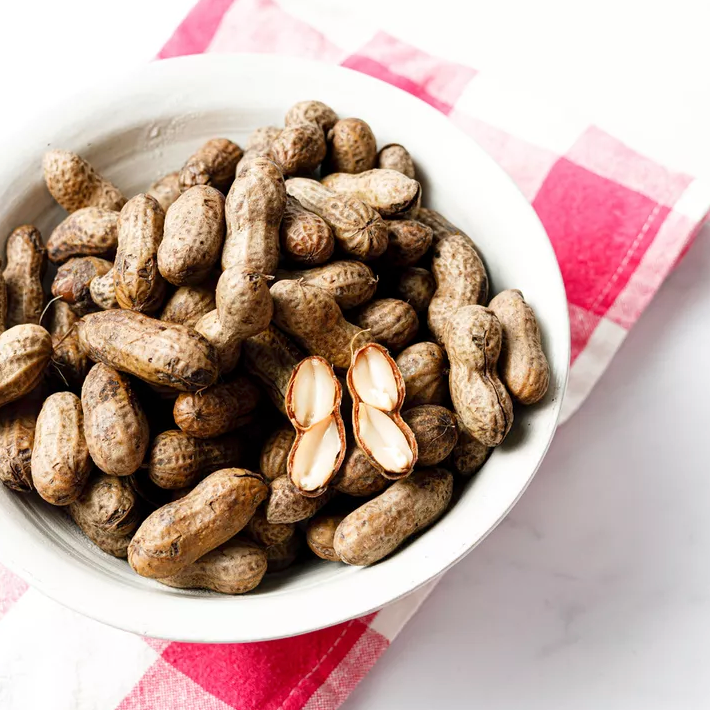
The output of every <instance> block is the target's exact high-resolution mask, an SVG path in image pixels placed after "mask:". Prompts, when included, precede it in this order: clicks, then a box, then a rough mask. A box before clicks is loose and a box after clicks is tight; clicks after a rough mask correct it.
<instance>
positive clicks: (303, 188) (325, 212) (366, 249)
mask: <svg viewBox="0 0 710 710" xmlns="http://www.w3.org/2000/svg"><path fill="white" fill-rule="evenodd" d="M286 192H287V193H288V194H289V195H291V196H292V197H295V198H296V199H297V200H298V201H299V202H300V203H301V205H302V206H303V207H304V208H305V209H307V210H308V211H310V212H315V213H316V214H317V215H319V216H320V217H322V218H323V219H324V220H325V222H326V223H327V224H328V225H329V226H330V228H331V229H332V230H333V236H334V237H335V240H336V242H337V243H338V246H339V247H340V249H341V250H342V251H343V252H344V253H345V254H348V255H350V256H351V257H353V258H355V259H360V260H362V261H371V260H373V259H377V258H378V257H379V256H382V254H384V253H385V250H386V249H387V225H386V224H385V222H384V220H383V219H382V218H381V217H380V215H379V214H378V213H377V212H376V211H375V210H374V209H373V208H372V207H370V206H369V205H368V204H366V203H365V202H363V201H362V200H358V199H354V198H351V197H347V196H344V195H339V194H337V193H336V192H334V191H333V190H330V189H328V188H327V187H325V186H324V185H322V184H321V183H319V182H318V181H317V180H309V179H307V178H293V179H291V180H288V181H287V183H286Z"/></svg>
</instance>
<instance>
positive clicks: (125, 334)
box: [77, 310, 217, 392]
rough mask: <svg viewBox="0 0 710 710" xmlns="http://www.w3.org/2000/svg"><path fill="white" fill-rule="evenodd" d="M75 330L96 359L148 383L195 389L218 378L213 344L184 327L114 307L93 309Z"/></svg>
mask: <svg viewBox="0 0 710 710" xmlns="http://www.w3.org/2000/svg"><path fill="white" fill-rule="evenodd" d="M77 328H78V329H79V340H80V342H81V345H82V347H83V348H84V350H85V351H86V353H87V354H88V355H89V357H90V358H91V359H92V360H93V361H94V362H103V363H104V364H106V365H110V366H111V367H115V368H116V369H117V370H120V371H121V372H127V373H129V374H131V375H135V376H136V377H140V378H141V379H143V380H145V381H146V382H151V383H153V384H156V385H168V386H169V387H174V388H175V389H178V390H182V391H184V392H192V391H194V390H198V389H201V388H203V387H209V385H211V384H213V383H214V381H215V380H216V379H217V355H216V353H215V351H214V348H213V347H212V346H211V345H210V344H209V343H208V342H207V341H206V340H205V339H204V338H203V337H202V336H201V335H200V334H199V333H197V332H196V331H194V330H192V329H191V328H186V327H185V326H183V325H173V324H170V323H163V322H162V321H159V320H155V319H154V318H149V317H148V316H144V315H141V314H140V313H135V312H133V311H125V310H114V311H101V312H100V313H90V314H88V315H86V316H84V318H83V319H82V320H81V321H80V322H79V323H78V324H77Z"/></svg>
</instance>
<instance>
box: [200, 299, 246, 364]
mask: <svg viewBox="0 0 710 710" xmlns="http://www.w3.org/2000/svg"><path fill="white" fill-rule="evenodd" d="M195 331H196V332H197V333H199V334H200V335H201V336H202V337H203V338H204V339H205V340H206V341H207V342H208V343H209V344H210V345H211V346H212V347H213V349H214V351H215V354H216V358H217V369H218V370H219V374H220V375H226V374H228V373H230V372H231V371H232V370H233V369H234V368H235V367H236V366H237V363H238V362H239V358H240V357H241V354H242V341H241V339H240V338H238V337H236V336H235V335H234V334H233V333H232V332H231V331H230V330H229V329H228V328H225V327H224V326H223V325H222V323H221V321H220V319H219V315H218V313H217V309H216V308H215V310H213V311H210V312H209V313H207V314H206V315H204V316H202V318H200V320H198V321H197V323H195Z"/></svg>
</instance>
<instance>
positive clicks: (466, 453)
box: [449, 419, 493, 477]
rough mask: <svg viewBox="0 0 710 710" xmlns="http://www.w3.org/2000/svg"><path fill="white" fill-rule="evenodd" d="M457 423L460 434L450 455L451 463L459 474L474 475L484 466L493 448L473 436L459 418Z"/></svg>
mask: <svg viewBox="0 0 710 710" xmlns="http://www.w3.org/2000/svg"><path fill="white" fill-rule="evenodd" d="M456 424H457V428H458V432H459V436H458V441H457V442H456V446H454V448H453V451H452V452H451V456H450V457H449V464H450V466H451V468H453V470H454V471H455V472H456V473H458V474H459V475H461V476H467V477H468V476H472V475H473V474H474V473H476V471H478V470H479V469H480V468H481V466H483V464H484V463H485V462H486V459H488V457H489V456H490V454H491V451H492V450H493V449H491V448H490V447H489V446H486V445H485V444H482V443H481V442H480V441H479V440H478V439H476V438H475V437H473V436H471V434H469V433H468V432H467V431H466V429H464V428H463V426H461V422H460V421H459V420H458V419H457V421H456Z"/></svg>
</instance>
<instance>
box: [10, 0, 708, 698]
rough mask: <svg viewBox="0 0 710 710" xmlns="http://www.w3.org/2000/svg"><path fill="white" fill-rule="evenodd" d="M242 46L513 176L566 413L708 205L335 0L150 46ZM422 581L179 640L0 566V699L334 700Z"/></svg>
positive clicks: (236, 17)
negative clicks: (566, 335)
mask: <svg viewBox="0 0 710 710" xmlns="http://www.w3.org/2000/svg"><path fill="white" fill-rule="evenodd" d="M286 7H287V8H288V11H287V10H286V9H284V8H286ZM247 51H248V52H276V53H280V54H285V55H291V56H301V57H308V58H312V59H318V60H321V61H325V62H332V63H339V64H341V65H342V66H346V67H350V68H351V69H355V70H358V71H361V72H364V73H366V74H370V75H371V76H374V77H376V78H378V79H382V80H383V81H386V82H389V83H391V84H393V85H395V86H398V87H400V88H401V89H404V90H405V91H408V92H410V93H412V94H413V95H415V96H417V97H419V98H420V99H421V100H423V101H425V102H427V103H429V104H431V105H432V106H434V107H435V108H437V109H438V110H439V111H441V112H442V113H444V114H446V115H447V116H448V117H449V118H450V119H451V120H452V121H453V122H454V123H455V124H456V125H457V126H459V127H460V128H462V129H463V130H464V131H465V132H466V133H468V134H469V135H471V136H472V137H473V138H474V139H475V140H477V141H478V142H479V143H480V144H481V145H482V146H483V147H484V148H485V149H486V150H487V151H488V152H489V153H490V154H491V155H492V156H493V158H494V159H495V160H497V162H498V163H499V164H500V165H501V166H502V167H503V168H504V169H505V170H506V171H507V172H508V173H509V174H510V175H511V176H512V177H513V179H514V180H515V181H516V183H517V184H518V186H519V187H520V189H521V190H522V192H523V193H524V195H525V196H526V197H527V198H528V199H529V200H530V201H531V203H532V205H533V207H534V208H535V210H536V211H537V214H538V215H539V216H540V219H541V220H542V222H543V224H544V226H545V228H546V229H547V232H548V234H549V236H550V239H551V241H552V244H553V246H554V248H555V252H556V254H557V258H558V260H559V263H560V267H561V270H562V274H563V277H564V281H565V286H566V290H567V297H568V301H569V309H570V317H571V328H572V370H571V375H570V383H569V389H568V395H567V398H566V400H565V403H564V414H563V417H564V418H567V417H569V416H570V415H571V414H572V413H573V412H574V411H575V410H576V409H577V408H578V407H579V406H580V405H581V403H582V402H583V401H584V399H585V398H586V396H587V395H588V394H589V392H590V391H591V389H592V388H593V386H594V384H595V383H596V381H597V380H598V379H599V377H600V376H601V374H602V373H603V371H604V370H605V368H606V366H607V365H608V363H609V362H610V360H611V358H612V357H613V355H614V353H615V352H616V350H617V349H618V348H619V346H620V345H621V343H622V341H623V339H624V337H625V336H626V334H627V332H628V331H629V330H630V328H631V327H632V326H633V324H634V323H635V322H636V320H637V319H638V318H639V316H640V315H641V313H642V312H643V310H644V309H645V308H646V306H647V305H648V303H649V302H650V300H651V298H652V297H653V296H654V294H655V293H656V291H657V290H658V289H659V287H660V286H661V284H662V282H663V280H664V279H665V277H666V276H667V274H668V273H669V272H670V271H671V269H672V268H673V266H674V265H675V264H676V263H677V261H678V260H679V259H680V258H681V257H682V255H683V253H684V251H685V250H686V249H687V248H688V246H689V245H690V243H691V240H692V238H693V236H694V235H695V233H696V231H697V229H698V227H699V226H700V224H701V223H702V221H703V219H704V218H705V216H706V214H707V212H708V210H709V209H710V186H708V185H706V184H704V183H703V182H701V181H698V180H696V179H694V178H693V177H692V176H689V175H684V174H680V173H677V172H673V171H671V170H668V169H666V168H665V167H663V166H661V165H659V164H657V163H655V162H653V161H651V160H649V159H647V158H645V157H643V156H641V155H639V154H637V153H635V152H634V151H633V150H631V149H630V148H628V147H627V146H625V145H624V144H623V143H621V142H620V141H618V140H616V139H615V138H614V137H613V136H610V135H608V134H607V133H605V132H604V131H602V130H600V129H599V128H597V127H595V126H594V125H592V124H590V123H586V122H584V121H580V120H579V119H578V118H574V119H572V118H569V117H567V116H565V114H564V113H563V112H561V111H560V110H559V109H555V108H550V107H547V106H540V105H538V104H537V103H536V102H535V100H534V97H521V96H520V95H518V94H516V93H515V92H511V91H509V90H507V89H506V87H504V86H500V85H498V84H496V82H495V81H494V80H492V79H489V78H488V77H487V76H486V75H485V74H480V73H478V72H477V71H476V70H475V69H473V68H471V67H467V66H463V65H461V64H457V63H454V62H449V61H445V60H443V59H440V58H437V57H434V56H430V55H428V54H426V53H425V52H423V51H421V50H420V49H417V48H416V47H413V46H410V45H408V44H406V43H404V42H402V41H400V40H399V39H397V38H396V37H393V36H391V35H390V34H387V33H385V32H382V31H380V30H379V29H378V28H377V27H376V26H374V25H369V24H367V23H365V24H363V22H362V21H361V20H360V19H358V18H357V17H355V16H354V15H349V14H348V10H347V8H346V7H345V6H333V5H328V7H327V9H326V8H325V6H324V5H322V4H319V3H315V2H314V1H313V0H303V1H302V2H300V3H292V2H290V1H288V0H284V2H282V3H281V4H279V3H277V2H274V0H200V2H198V3H197V4H196V5H195V7H194V8H193V10H192V11H191V12H190V13H189V15H188V16H187V17H186V19H185V20H184V21H183V23H182V24H181V25H180V26H179V27H178V29H177V30H176V31H175V33H174V34H173V36H172V37H171V38H170V40H169V41H168V42H167V44H166V45H165V47H163V49H162V50H161V51H160V53H159V55H158V56H159V58H168V57H174V56H179V55H184V54H194V53H201V52H247ZM314 98H317V97H314ZM523 109H524V110H523ZM434 585H435V582H432V583H430V584H429V585H427V586H426V587H425V588H423V589H421V590H419V591H418V592H416V593H414V594H412V595H410V596H409V597H407V598H405V599H403V600H401V601H399V602H398V603H396V604H393V605H391V606H389V607H387V608H386V609H384V610H382V611H380V612H379V613H376V614H371V615H369V616H367V617H364V618H362V619H357V620H353V621H350V622H347V623H344V624H340V625H338V626H335V627H332V628H329V629H323V630H321V631H317V632H314V633H311V634H307V635H304V636H300V637H296V638H292V639H285V640H281V641H270V642H264V643H255V644H227V645H212V644H183V643H173V642H167V641H159V640H155V639H147V638H146V639H142V638H140V637H137V636H133V635H131V634H128V633H125V632H121V631H117V630H115V629H110V628H108V627H105V626H103V625H101V624H99V623H97V622H94V621H91V620H89V619H85V618H83V617H81V616H80V615H78V614H75V613H73V612H71V611H69V610H66V609H63V608H61V607H59V606H58V605H56V604H55V603H54V602H51V601H50V600H48V599H46V598H44V597H43V596H42V595H40V594H39V593H38V592H36V591H34V590H31V589H28V588H27V585H26V584H24V582H22V581H21V580H19V579H18V578H17V577H15V576H14V575H12V574H10V573H9V572H7V571H4V570H0V639H1V640H0V668H3V669H4V671H3V677H2V679H1V680H0V699H1V700H2V702H0V705H2V707H4V708H8V710H14V709H16V708H17V709H19V708H25V707H34V706H35V705H36V706H39V701H40V700H43V699H44V700H46V699H47V698H50V699H51V701H52V702H51V704H50V706H51V707H53V708H65V707H66V708H77V709H78V710H82V709H85V708H86V709H88V708H92V709H93V710H99V709H100V710H104V709H106V710H109V709H111V710H112V709H114V708H120V710H179V709H183V708H184V709H185V710H208V709H209V710H229V709H230V708H234V709H237V708H238V709H239V710H300V709H302V708H306V709H309V710H316V709H318V710H334V708H337V707H339V706H340V705H341V704H342V702H343V701H344V700H345V699H346V698H347V697H348V695H349V694H350V692H351V691H352V690H353V688H354V687H355V686H356V685H357V683H358V682H359V681H360V680H361V679H362V678H363V677H364V676H365V675H366V673H367V672H368V670H369V669H370V668H371V667H372V666H373V665H374V664H375V662H376V661H377V659H378V658H379V656H380V655H381V654H382V653H383V652H384V651H385V650H386V649H387V647H388V645H389V644H390V643H391V641H392V640H393V639H394V637H395V636H396V635H397V633H398V632H399V631H400V629H401V628H402V627H403V626H404V625H405V624H406V622H407V621H408V619H409V618H410V617H411V616H412V614H414V613H415V611H416V610H417V609H418V607H419V605H420V604H421V603H422V602H423V601H424V599H426V597H427V595H428V594H429V592H430V591H431V589H432V588H433V586H434ZM38 641H41V643H38ZM38 647H39V648H38ZM117 648H118V649H120V654H117V655H116V662H114V663H106V662H104V660H103V659H104V658H105V655H106V653H107V649H112V653H115V649H117ZM30 659H31V660H30ZM96 659H101V661H100V662H97V660H96ZM45 661H46V667H51V668H52V669H53V670H54V674H55V677H54V679H53V682H52V683H46V684H44V685H46V686H47V687H46V688H44V689H43V688H42V687H41V685H42V684H37V683H36V679H34V678H33V671H34V670H35V669H36V668H38V667H40V666H42V667H43V668H44V667H45ZM47 688H49V689H50V690H49V691H47ZM45 692H50V693H51V695H48V696H46V697H45V696H44V695H43V693H45ZM45 705H46V703H45Z"/></svg>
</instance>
